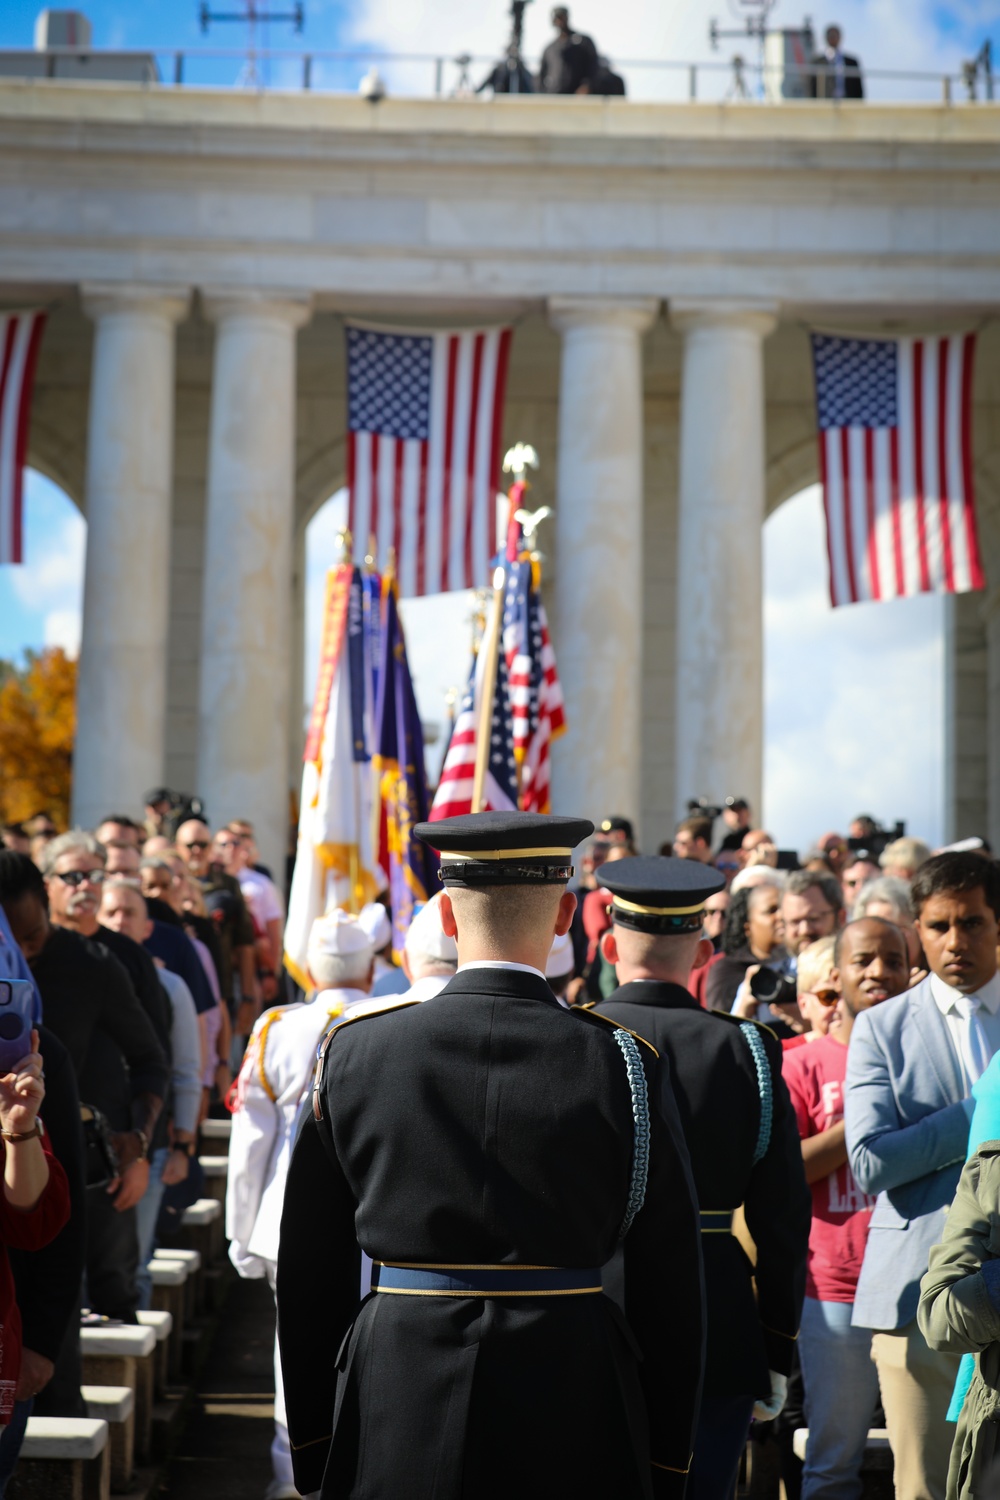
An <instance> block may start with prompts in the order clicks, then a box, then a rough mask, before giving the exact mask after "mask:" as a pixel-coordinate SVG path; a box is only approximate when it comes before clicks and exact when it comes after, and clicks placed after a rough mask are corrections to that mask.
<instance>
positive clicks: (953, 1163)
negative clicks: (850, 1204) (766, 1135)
mask: <svg viewBox="0 0 1000 1500" xmlns="http://www.w3.org/2000/svg"><path fill="white" fill-rule="evenodd" d="M971 1118H972V1100H971V1099H967V1098H966V1097H965V1083H964V1079H963V1076H962V1070H961V1067H960V1065H959V1062H958V1058H957V1057H956V1055H955V1050H954V1047H953V1046H952V1043H951V1039H950V1037H949V1035H948V1024H947V1022H946V1021H945V1018H944V1016H943V1015H942V1014H941V1012H940V1010H939V1009H938V1007H937V1005H936V1004H935V1002H934V997H933V995H932V994H931V988H930V980H929V979H925V980H923V981H922V982H921V983H920V984H918V985H916V986H915V988H913V989H912V990H908V991H907V992H906V994H904V995H898V996H897V997H896V999H895V1000H885V1001H883V1003H882V1004H881V1005H877V1006H875V1007H874V1008H873V1009H872V1010H867V1011H863V1012H862V1013H861V1015H859V1016H858V1019H857V1020H856V1021H855V1023H854V1029H853V1031H852V1032H851V1042H850V1047H849V1049H848V1055H847V1082H846V1086H845V1090H844V1121H845V1126H846V1133H847V1154H848V1159H849V1161H850V1164H851V1170H852V1172H853V1173H854V1176H855V1179H856V1181H857V1183H858V1186H859V1187H860V1188H861V1189H862V1191H863V1192H866V1193H877V1194H878V1201H877V1202H876V1204H875V1211H874V1213H873V1214H872V1222H871V1229H870V1231H869V1235H868V1245H867V1248H866V1250H865V1258H864V1264H863V1266H862V1268H861V1277H860V1279H859V1281H858V1290H857V1294H856V1296H855V1299H854V1315H853V1319H852V1321H853V1322H854V1324H855V1325H856V1326H860V1327H862V1328H883V1329H891V1328H902V1327H904V1326H905V1325H906V1324H907V1323H909V1322H911V1321H912V1320H913V1318H914V1317H915V1316H916V1312H917V1301H918V1298H919V1295H920V1278H921V1276H923V1274H924V1272H925V1271H926V1270H927V1262H928V1260H929V1258H930V1249H931V1246H932V1245H934V1244H936V1243H937V1241H938V1240H940V1238H941V1231H942V1229H943V1228H944V1221H945V1215H946V1213H947V1210H948V1205H949V1204H950V1203H951V1200H952V1198H953V1197H954V1195H955V1188H956V1186H957V1184H958V1179H959V1176H960V1174H961V1171H962V1165H963V1163H964V1162H965V1157H966V1151H967V1149H968V1141H969V1121H970V1120H971Z"/></svg>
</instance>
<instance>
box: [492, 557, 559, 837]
mask: <svg viewBox="0 0 1000 1500" xmlns="http://www.w3.org/2000/svg"><path fill="white" fill-rule="evenodd" d="M503 650H504V656H505V658H506V663H507V678H508V683H509V691H510V702H511V715H512V719H513V735H514V755H515V757H516V758H517V760H518V762H519V763H520V765H521V810H522V811H523V812H538V813H547V812H549V811H550V808H551V784H552V777H551V758H550V754H549V747H550V744H551V742H552V740H554V739H556V738H557V736H558V735H560V734H562V733H563V732H564V730H565V728H566V715H565V711H564V706H563V694H562V687H561V686H560V683H559V674H558V672H557V671H556V658H555V653H554V652H553V650H552V642H551V640H550V639H549V624H548V620H547V619H546V617H545V605H544V604H543V603H542V595H541V590H540V588H539V581H538V578H537V576H536V572H535V564H534V563H533V562H532V561H531V560H530V558H527V557H525V558H523V559H522V560H521V561H520V562H508V563H507V584H506V593H505V598H504V619H503Z"/></svg>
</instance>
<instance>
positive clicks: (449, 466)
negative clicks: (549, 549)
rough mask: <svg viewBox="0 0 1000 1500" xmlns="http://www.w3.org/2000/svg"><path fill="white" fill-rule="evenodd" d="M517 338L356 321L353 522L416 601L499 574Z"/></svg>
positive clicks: (504, 331) (507, 333)
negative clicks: (506, 414)
mask: <svg viewBox="0 0 1000 1500" xmlns="http://www.w3.org/2000/svg"><path fill="white" fill-rule="evenodd" d="M510 340H511V330H510V329H509V328H488V329H469V330H466V331H463V332H456V333H407V332H403V331H400V332H385V331H381V330H379V329H374V328H367V327H363V326H361V325H359V324H348V326H347V391H348V395H347V402H348V418H347V427H348V432H347V484H348V489H349V491H350V520H349V525H350V528H351V531H352V533H353V535H354V538H355V552H356V554H357V556H358V558H359V560H360V559H361V558H362V557H364V555H365V553H366V552H367V550H368V545H369V538H370V537H371V536H372V535H374V536H375V538H376V543H377V550H376V565H377V566H382V567H384V566H385V565H386V564H387V561H388V553H389V548H390V547H392V548H394V549H395V554H396V577H397V579H398V581H399V592H400V594H401V595H402V596H403V597H405V598H410V597H412V596H413V595H417V594H438V593H442V592H444V591H445V590H446V589H467V588H476V587H478V586H479V585H481V584H485V583H487V582H488V581H489V578H490V571H491V569H490V560H491V558H492V556H493V554H494V552H495V550H496V537H495V529H496V511H495V503H496V488H495V484H496V478H497V473H498V470H499V465H500V437H501V430H500V429H501V422H502V418H503V402H504V388H505V386H506V380H507V360H508V356H509V353H510Z"/></svg>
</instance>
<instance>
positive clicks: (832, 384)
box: [812, 333, 985, 606]
mask: <svg viewBox="0 0 1000 1500" xmlns="http://www.w3.org/2000/svg"><path fill="white" fill-rule="evenodd" d="M975 343H976V340H975V334H972V333H961V334H952V335H946V336H942V337H932V338H919V339H918V338H900V339H855V338H839V337H834V336H832V335H827V334H819V333H817V334H813V336H812V350H813V366H814V370H815V375H816V411H817V421H818V426H819V458H820V474H821V478H822V482H823V505H824V509H825V511H826V530H827V551H828V557H829V567H830V601H831V603H832V604H833V605H834V606H836V605H840V604H854V603H858V602H859V601H864V600H871V599H899V598H903V597H906V596H909V595H913V594H927V593H948V594H951V593H964V592H966V591H968V590H970V589H980V588H983V587H984V582H985V580H984V576H983V568H982V563H981V560H980V551H979V538H978V534H977V530H976V513H975V504H974V496H973V477H972V371H973V360H974V357H975Z"/></svg>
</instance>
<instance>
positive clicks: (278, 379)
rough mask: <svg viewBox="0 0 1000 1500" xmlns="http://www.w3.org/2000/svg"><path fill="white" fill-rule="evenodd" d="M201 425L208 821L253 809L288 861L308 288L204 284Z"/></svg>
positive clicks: (201, 779)
mask: <svg viewBox="0 0 1000 1500" xmlns="http://www.w3.org/2000/svg"><path fill="white" fill-rule="evenodd" d="M203 306H204V309H205V313H206V315H207V316H208V317H209V318H210V319H211V320H212V321H213V322H214V323H215V325H216V334H215V363H214V369H213V377H212V411H211V422H210V428H209V452H208V499H207V520H206V535H205V577H204V593H203V605H202V638H201V639H202V646H201V691H200V696H199V713H198V791H199V793H200V795H201V796H202V797H203V798H204V799H205V803H206V805H207V808H208V814H209V817H210V819H211V822H212V826H213V827H218V826H219V825H220V824H222V823H224V822H226V821H227V820H228V819H230V818H234V817H244V818H250V819H251V821H252V822H253V823H254V824H255V826H256V830H257V842H258V844H259V845H260V849H261V853H262V855H263V858H264V859H265V861H266V862H267V863H268V864H269V865H270V866H271V867H272V869H273V870H274V871H275V873H276V874H277V873H278V872H279V871H281V870H282V869H283V867H284V858H285V851H286V847H287V829H288V792H287V779H288V771H287V767H288V694H289V671H290V661H291V657H290V623H291V577H292V535H293V529H294V516H295V487H294V486H295V473H294V468H295V334H296V330H297V329H298V328H300V327H301V326H302V324H303V323H305V322H306V320H307V318H308V316H309V306H308V302H307V301H305V300H304V299H303V300H299V299H296V298H293V297H291V296H282V295H268V294H265V293H254V292H234V293H232V294H229V293H225V294H222V293H220V294H209V295H207V296H205V297H204V299H203Z"/></svg>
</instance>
